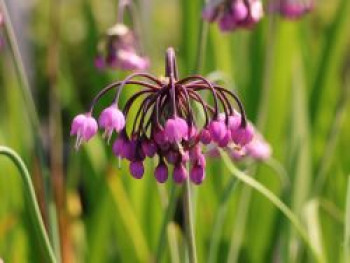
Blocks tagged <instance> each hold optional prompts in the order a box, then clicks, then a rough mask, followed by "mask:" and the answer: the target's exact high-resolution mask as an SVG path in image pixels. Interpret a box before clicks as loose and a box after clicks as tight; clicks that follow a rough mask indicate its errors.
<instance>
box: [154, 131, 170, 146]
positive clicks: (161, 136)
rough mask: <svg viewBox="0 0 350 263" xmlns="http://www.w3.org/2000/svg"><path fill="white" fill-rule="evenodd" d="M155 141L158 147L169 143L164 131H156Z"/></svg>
mask: <svg viewBox="0 0 350 263" xmlns="http://www.w3.org/2000/svg"><path fill="white" fill-rule="evenodd" d="M153 139H154V141H155V143H156V144H158V145H162V144H165V143H167V140H166V137H165V133H164V129H156V130H155V131H154V134H153Z"/></svg>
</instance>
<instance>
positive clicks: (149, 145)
mask: <svg viewBox="0 0 350 263" xmlns="http://www.w3.org/2000/svg"><path fill="white" fill-rule="evenodd" d="M142 151H143V153H144V154H145V155H146V156H147V157H150V158H153V157H154V155H155V154H156V153H157V145H156V144H155V143H154V141H153V140H148V139H146V140H144V141H143V142H142Z"/></svg>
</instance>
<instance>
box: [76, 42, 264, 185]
mask: <svg viewBox="0 0 350 263" xmlns="http://www.w3.org/2000/svg"><path fill="white" fill-rule="evenodd" d="M137 77H138V78H140V77H142V78H144V80H135V78H137ZM126 85H134V86H137V87H140V88H142V89H141V91H139V92H137V93H135V94H133V95H132V96H131V97H130V98H129V99H128V100H127V101H126V103H125V105H124V108H123V110H122V111H121V110H120V109H119V108H118V106H117V105H118V100H119V96H120V93H121V91H122V89H123V87H124V86H126ZM111 90H112V91H113V90H114V91H115V92H116V93H115V98H114V100H113V103H112V105H111V106H109V107H108V108H106V109H105V110H103V111H102V113H101V115H100V117H99V120H98V124H97V121H96V120H95V119H94V118H93V117H92V111H93V108H94V106H95V104H96V103H97V101H98V100H99V99H100V98H101V97H102V96H104V95H105V94H106V93H107V92H109V91H111ZM203 92H208V93H209V94H210V95H211V97H212V101H213V103H212V104H209V103H208V101H205V100H204V99H203V97H202V94H203ZM140 99H142V100H141V102H140V104H137V103H136V101H139V100H140ZM231 101H235V102H236V104H237V106H238V108H239V111H240V112H239V113H238V112H237V111H236V110H235V109H234V108H233V106H232V105H231ZM194 104H197V105H198V106H199V108H200V111H201V113H202V114H203V115H204V116H205V117H204V119H203V120H202V121H200V120H197V118H196V116H195V114H194V110H193V109H192V106H193V105H194ZM132 107H134V108H136V115H135V116H134V118H133V119H131V116H130V114H129V112H130V109H131V108H132ZM220 112H222V113H220ZM126 123H130V124H132V125H131V127H128V129H127V127H126ZM98 126H100V127H101V128H103V129H104V130H105V132H104V135H105V137H107V138H108V141H109V140H110V138H111V136H112V134H113V132H116V133H118V134H119V136H118V137H117V139H116V140H115V141H114V143H113V147H112V148H113V153H114V155H115V156H116V157H118V158H123V159H127V160H128V161H129V162H130V166H129V168H130V173H131V175H132V176H133V177H134V178H137V179H140V178H142V177H143V174H144V160H145V158H146V157H148V158H155V157H157V159H158V165H157V167H156V168H155V172H154V176H155V178H156V180H157V181H158V182H160V183H164V182H165V181H166V180H167V179H168V177H169V166H173V173H172V175H173V180H174V181H175V182H176V183H182V182H183V181H184V180H186V179H187V178H188V177H189V178H190V180H191V181H192V182H193V183H195V184H200V183H202V182H203V180H204V178H205V167H206V156H208V155H210V152H211V151H212V152H213V151H217V149H219V148H223V149H226V150H227V149H235V151H236V152H237V153H238V152H240V151H242V152H243V151H244V152H246V153H247V154H249V155H250V156H252V157H254V158H256V159H265V158H267V157H268V156H269V155H270V153H271V150H270V148H269V146H268V144H267V143H266V142H265V141H264V140H263V139H262V137H261V136H260V135H259V136H255V132H254V127H253V125H252V124H251V123H250V122H248V121H247V120H246V117H245V113H244V108H243V105H242V103H241V101H240V100H239V98H238V97H237V95H236V94H235V93H233V92H232V91H229V90H227V89H225V88H223V87H221V86H219V85H216V84H214V83H211V82H210V81H209V80H207V79H205V78H204V77H202V76H199V75H194V76H189V77H186V78H183V79H180V80H179V79H178V75H177V68H176V60H175V53H174V50H173V49H172V48H169V49H168V50H167V53H166V74H165V77H164V78H161V79H157V78H156V77H154V76H152V75H150V74H147V73H135V74H132V75H130V76H129V77H127V78H126V79H125V80H124V81H122V82H116V83H112V84H111V85H109V86H107V87H106V88H104V89H103V90H101V91H100V92H99V94H97V96H96V97H95V99H94V100H93V102H92V105H91V108H90V111H89V112H88V113H85V114H80V115H78V116H77V117H75V118H74V120H73V123H72V128H71V135H76V136H77V143H76V147H79V145H80V144H81V143H82V142H86V141H88V140H89V139H90V138H92V136H94V135H95V134H96V133H97V130H98ZM188 164H189V167H190V169H189V173H188V171H187V169H186V167H187V165H188Z"/></svg>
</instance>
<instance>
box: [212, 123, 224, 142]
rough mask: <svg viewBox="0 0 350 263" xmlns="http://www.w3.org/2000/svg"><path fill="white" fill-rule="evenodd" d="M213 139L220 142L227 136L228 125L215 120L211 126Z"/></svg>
mask: <svg viewBox="0 0 350 263" xmlns="http://www.w3.org/2000/svg"><path fill="white" fill-rule="evenodd" d="M209 131H210V135H211V138H212V139H213V141H215V142H220V141H221V140H222V139H223V138H224V137H225V135H226V125H225V123H224V122H223V121H220V120H213V121H212V122H210V124H209Z"/></svg>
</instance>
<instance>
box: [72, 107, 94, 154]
mask: <svg viewBox="0 0 350 263" xmlns="http://www.w3.org/2000/svg"><path fill="white" fill-rule="evenodd" d="M97 130H98V125H97V122H96V120H95V119H94V118H93V117H91V115H90V114H89V113H87V114H79V115H77V116H76V117H75V118H74V119H73V121H72V126H71V131H70V135H71V136H72V135H76V136H77V140H76V143H75V148H76V149H79V147H80V145H81V144H82V143H83V142H87V141H88V140H90V139H91V138H92V137H93V136H94V135H95V134H96V133H97Z"/></svg>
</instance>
